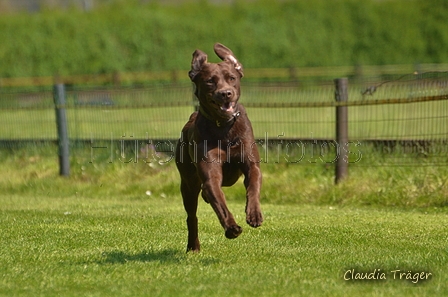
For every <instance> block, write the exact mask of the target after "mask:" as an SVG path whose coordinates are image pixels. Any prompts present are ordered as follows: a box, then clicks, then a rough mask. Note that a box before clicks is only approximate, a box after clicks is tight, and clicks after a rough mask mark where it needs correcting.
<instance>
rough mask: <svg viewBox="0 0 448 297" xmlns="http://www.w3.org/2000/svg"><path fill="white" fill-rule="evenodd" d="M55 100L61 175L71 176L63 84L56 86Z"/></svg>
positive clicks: (54, 89) (54, 90) (54, 88)
mask: <svg viewBox="0 0 448 297" xmlns="http://www.w3.org/2000/svg"><path fill="white" fill-rule="evenodd" d="M53 99H54V106H55V110H56V126H57V129H58V146H59V174H60V175H62V176H69V175H70V155H69V150H68V146H69V140H68V132H67V130H68V129H67V117H66V114H65V87H64V85H63V84H56V85H54V87H53Z"/></svg>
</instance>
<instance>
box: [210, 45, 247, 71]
mask: <svg viewBox="0 0 448 297" xmlns="http://www.w3.org/2000/svg"><path fill="white" fill-rule="evenodd" d="M214 50H215V53H216V55H217V56H218V57H220V58H221V60H223V61H229V62H232V63H233V66H234V67H235V69H236V70H237V71H238V72H239V73H240V74H241V77H243V65H241V63H240V62H239V61H238V60H237V58H235V55H234V54H233V52H232V51H231V50H230V49H229V48H227V47H226V46H224V45H222V44H221V43H215V46H214Z"/></svg>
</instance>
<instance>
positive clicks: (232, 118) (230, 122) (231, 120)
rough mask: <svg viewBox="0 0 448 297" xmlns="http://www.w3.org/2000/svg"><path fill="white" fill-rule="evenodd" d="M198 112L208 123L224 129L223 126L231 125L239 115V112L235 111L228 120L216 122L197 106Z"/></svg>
mask: <svg viewBox="0 0 448 297" xmlns="http://www.w3.org/2000/svg"><path fill="white" fill-rule="evenodd" d="M199 112H200V113H201V115H203V116H204V117H205V118H206V119H207V120H209V121H211V122H213V123H215V125H216V127H225V126H228V125H231V124H233V123H234V122H235V121H236V119H237V118H238V117H239V116H240V115H241V112H240V111H238V110H237V111H236V112H234V113H233V114H232V117H231V118H230V119H229V120H217V119H214V118H213V117H212V116H211V115H209V114H208V113H207V112H206V111H205V110H204V108H202V106H201V105H199Z"/></svg>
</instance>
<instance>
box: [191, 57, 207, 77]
mask: <svg viewBox="0 0 448 297" xmlns="http://www.w3.org/2000/svg"><path fill="white" fill-rule="evenodd" d="M204 63H207V54H205V53H204V52H203V51H201V50H195V51H194V53H193V60H192V61H191V70H190V71H189V72H188V76H189V77H190V79H191V80H194V78H195V77H196V75H198V73H199V72H200V71H201V69H202V65H204Z"/></svg>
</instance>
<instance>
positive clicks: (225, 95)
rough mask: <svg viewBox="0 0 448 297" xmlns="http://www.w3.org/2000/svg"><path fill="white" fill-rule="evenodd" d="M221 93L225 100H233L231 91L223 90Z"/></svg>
mask: <svg viewBox="0 0 448 297" xmlns="http://www.w3.org/2000/svg"><path fill="white" fill-rule="evenodd" d="M220 93H221V96H222V98H223V99H228V98H231V97H232V95H233V93H232V91H231V90H223V91H220Z"/></svg>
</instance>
